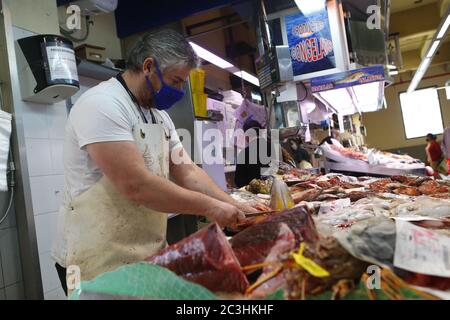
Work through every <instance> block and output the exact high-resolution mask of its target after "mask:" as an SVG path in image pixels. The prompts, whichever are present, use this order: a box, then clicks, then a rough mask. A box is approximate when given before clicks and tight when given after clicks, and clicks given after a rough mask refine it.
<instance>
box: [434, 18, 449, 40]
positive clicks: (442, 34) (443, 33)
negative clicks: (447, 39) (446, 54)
mask: <svg viewBox="0 0 450 320" xmlns="http://www.w3.org/2000/svg"><path fill="white" fill-rule="evenodd" d="M449 26H450V14H449V15H448V16H447V19H446V20H445V22H444V24H443V25H442V27H441V30H440V31H439V33H438V35H437V38H438V39H442V38H443V37H444V36H445V34H446V33H447V29H448V27H449Z"/></svg>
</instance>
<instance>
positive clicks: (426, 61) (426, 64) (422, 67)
mask: <svg viewBox="0 0 450 320" xmlns="http://www.w3.org/2000/svg"><path fill="white" fill-rule="evenodd" d="M430 63H431V58H425V59H424V60H423V61H422V63H421V64H420V66H419V69H418V71H420V72H423V73H425V71H427V69H428V67H429V66H430Z"/></svg>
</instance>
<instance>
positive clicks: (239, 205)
mask: <svg viewBox="0 0 450 320" xmlns="http://www.w3.org/2000/svg"><path fill="white" fill-rule="evenodd" d="M234 206H235V207H236V208H238V209H239V210H241V211H242V212H244V213H258V212H259V211H258V210H257V209H255V208H253V207H252V206H250V205H248V204H246V203H243V202H237V201H236V203H235V204H234Z"/></svg>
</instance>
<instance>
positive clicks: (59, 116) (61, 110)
mask: <svg viewBox="0 0 450 320" xmlns="http://www.w3.org/2000/svg"><path fill="white" fill-rule="evenodd" d="M45 112H46V117H47V125H48V133H49V138H50V139H64V131H65V127H66V120H67V107H66V102H65V101H62V102H59V103H56V104H53V105H47V107H46V109H45Z"/></svg>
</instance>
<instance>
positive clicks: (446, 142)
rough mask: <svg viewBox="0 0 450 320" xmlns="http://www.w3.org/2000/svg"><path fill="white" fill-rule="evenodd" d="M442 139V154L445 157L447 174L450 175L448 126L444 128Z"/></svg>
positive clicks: (449, 133)
mask: <svg viewBox="0 0 450 320" xmlns="http://www.w3.org/2000/svg"><path fill="white" fill-rule="evenodd" d="M443 137H444V139H443V141H442V146H443V148H444V150H443V152H444V154H445V156H446V157H447V167H448V173H449V174H450V125H449V126H448V127H447V128H445V130H444V134H443Z"/></svg>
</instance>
